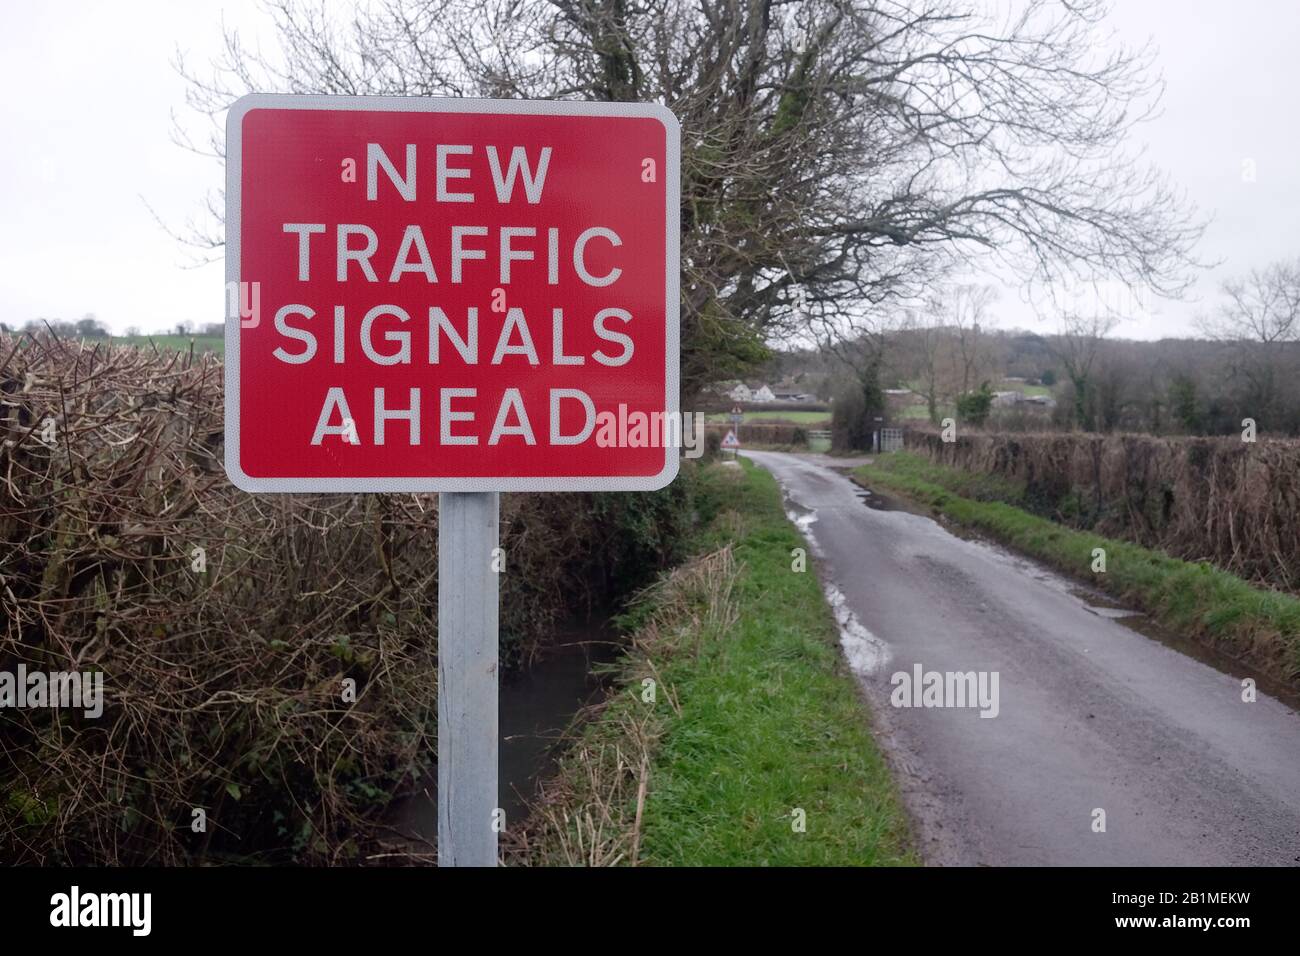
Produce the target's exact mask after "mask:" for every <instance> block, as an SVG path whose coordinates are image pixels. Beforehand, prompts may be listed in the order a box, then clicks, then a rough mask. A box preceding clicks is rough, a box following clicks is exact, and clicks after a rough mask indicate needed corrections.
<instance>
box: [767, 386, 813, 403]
mask: <svg viewBox="0 0 1300 956" xmlns="http://www.w3.org/2000/svg"><path fill="white" fill-rule="evenodd" d="M772 395H773V396H775V399H776V401H778V402H794V403H799V402H807V403H811V402H815V401H817V396H816V395H811V394H809V393H808V392H801V391H799V390H797V389H782V388H775V389H773V390H772Z"/></svg>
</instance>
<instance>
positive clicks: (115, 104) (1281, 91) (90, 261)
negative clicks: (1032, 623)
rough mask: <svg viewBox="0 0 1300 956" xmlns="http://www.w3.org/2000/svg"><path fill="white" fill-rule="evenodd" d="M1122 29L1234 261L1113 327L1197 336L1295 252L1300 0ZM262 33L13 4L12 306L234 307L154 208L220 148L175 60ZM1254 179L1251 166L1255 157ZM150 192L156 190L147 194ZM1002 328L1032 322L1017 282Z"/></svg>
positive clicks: (1137, 6)
mask: <svg viewBox="0 0 1300 956" xmlns="http://www.w3.org/2000/svg"><path fill="white" fill-rule="evenodd" d="M1118 6H1119V9H1118V10H1117V11H1116V13H1115V16H1114V21H1113V22H1114V26H1115V27H1116V28H1117V29H1118V30H1119V31H1120V34H1121V36H1122V37H1123V38H1124V39H1125V40H1127V41H1129V42H1132V43H1140V42H1142V41H1144V40H1146V39H1147V38H1148V37H1151V38H1154V40H1155V42H1156V44H1157V45H1158V47H1159V49H1160V57H1159V65H1160V67H1161V69H1162V70H1163V72H1164V75H1165V79H1166V81H1167V83H1168V90H1167V92H1166V95H1165V99H1164V111H1163V115H1162V116H1161V117H1160V118H1159V119H1157V120H1155V121H1154V122H1152V123H1151V124H1149V125H1148V126H1146V127H1144V128H1143V129H1142V131H1141V133H1140V136H1139V140H1138V142H1139V143H1140V144H1143V145H1146V146H1147V147H1148V150H1149V153H1148V155H1149V156H1150V158H1151V159H1152V160H1153V161H1154V162H1156V163H1158V164H1159V165H1161V166H1162V167H1164V168H1165V169H1167V170H1168V171H1169V172H1170V173H1171V174H1172V176H1173V178H1174V180H1175V181H1176V182H1178V183H1179V184H1181V185H1182V186H1183V187H1185V188H1186V190H1187V191H1188V194H1189V197H1190V198H1191V199H1192V200H1193V201H1194V202H1195V203H1196V204H1197V205H1198V206H1199V207H1200V208H1201V209H1202V210H1203V211H1204V212H1206V213H1210V214H1212V215H1213V216H1214V222H1213V223H1212V225H1211V226H1210V228H1209V230H1208V231H1207V233H1206V236H1205V239H1204V241H1203V243H1202V247H1201V248H1200V249H1199V250H1198V251H1199V254H1200V256H1201V257H1202V258H1203V259H1205V260H1223V264H1222V265H1221V266H1219V267H1218V268H1217V269H1215V270H1214V271H1213V272H1211V273H1209V274H1207V275H1205V276H1203V277H1202V279H1201V280H1200V282H1199V283H1198V285H1197V288H1196V290H1195V293H1194V300H1193V301H1188V302H1175V303H1167V302H1157V303H1155V310H1154V312H1153V314H1151V315H1147V316H1144V317H1141V318H1139V319H1135V320H1133V321H1130V322H1127V323H1125V324H1124V325H1123V326H1121V328H1120V329H1119V330H1117V334H1120V335H1126V336H1129V337H1134V338H1160V337H1162V336H1168V335H1184V334H1192V333H1193V332H1194V324H1193V319H1194V316H1195V314H1196V312H1197V311H1198V310H1199V309H1204V308H1205V307H1206V306H1207V305H1208V304H1212V303H1213V301H1214V298H1215V289H1216V286H1217V284H1218V282H1219V281H1220V280H1221V279H1222V278H1223V277H1224V276H1225V275H1234V274H1239V273H1241V272H1244V271H1247V270H1249V269H1250V268H1252V267H1255V266H1262V265H1265V264H1267V263H1269V262H1271V261H1274V260H1277V259H1281V258H1291V257H1295V256H1300V224H1298V219H1300V216H1298V214H1300V161H1297V159H1296V157H1297V155H1300V124H1297V123H1296V122H1295V117H1296V116H1297V106H1296V102H1295V96H1296V91H1297V90H1300V56H1297V54H1296V51H1295V42H1296V40H1297V38H1300V4H1297V3H1293V2H1291V0H1239V2H1235V3H1232V4H1228V5H1225V4H1224V3H1222V2H1221V0H1191V2H1185V0H1178V2H1175V0H1124V2H1123V3H1121V4H1119V5H1118ZM223 17H224V19H225V22H226V23H227V24H228V25H233V26H236V27H238V28H240V30H241V32H244V33H245V34H246V35H247V36H248V37H250V38H253V37H256V36H257V35H258V33H259V32H261V33H262V34H263V35H264V36H265V35H266V34H265V23H266V20H265V17H264V16H263V15H262V14H261V13H260V11H259V10H258V8H257V6H256V5H255V4H254V3H253V2H252V0H187V2H185V3H170V2H162V0H125V2H121V3H114V4H106V3H97V2H78V0H61V2H59V3H56V4H26V5H11V6H9V7H8V8H7V9H6V11H5V29H4V30H3V31H0V88H3V89H4V91H5V95H4V96H3V97H2V98H0V124H3V129H4V130H5V135H4V138H3V140H2V141H0V210H2V213H0V215H2V217H3V218H2V219H0V223H2V224H3V227H4V228H3V229H0V264H2V265H0V321H5V322H8V323H9V324H11V325H13V324H16V323H23V322H25V321H27V320H28V319H31V318H36V317H53V318H63V319H77V318H80V317H81V316H83V315H85V314H86V313H88V312H93V313H94V314H95V315H96V316H98V317H99V318H100V319H101V320H103V321H105V322H106V323H107V324H108V325H109V326H110V327H111V328H113V329H114V331H117V332H121V331H123V330H124V329H126V328H127V327H128V326H133V325H134V326H139V327H140V328H142V329H144V330H146V331H160V330H163V329H165V328H168V327H170V326H172V325H174V324H175V323H176V322H177V321H179V320H182V319H188V320H191V321H194V322H199V323H202V322H215V321H220V320H221V317H222V308H223V306H222V267H221V265H220V264H219V263H214V264H212V265H209V266H204V267H201V268H198V269H186V268H183V266H184V265H185V264H186V263H187V262H189V261H190V260H191V257H192V253H191V252H189V251H187V250H185V249H183V248H181V247H180V246H179V245H178V244H177V243H176V242H175V240H173V239H172V238H170V237H169V236H168V235H167V234H166V233H165V232H164V231H163V230H162V229H161V228H160V227H159V225H158V224H157V223H156V222H155V220H154V218H153V216H152V215H151V213H150V211H149V208H148V206H152V207H153V209H154V210H155V211H156V212H157V213H158V215H159V216H160V217H162V219H163V220H164V221H166V222H168V223H170V224H172V225H174V226H176V227H178V228H179V227H181V226H183V225H184V223H185V221H186V220H187V219H188V218H190V217H192V216H195V215H198V214H199V212H200V210H201V205H202V202H203V198H204V196H205V195H206V194H207V193H208V192H209V191H210V190H213V189H215V188H216V187H218V186H219V185H220V180H221V170H220V167H219V166H218V165H217V164H216V163H215V162H214V161H212V160H205V159H203V158H200V157H197V156H194V155H193V154H190V153H187V152H185V151H184V150H182V149H180V148H179V147H177V146H176V145H174V144H173V143H172V142H171V139H170V135H169V133H170V128H171V121H170V118H169V116H170V112H171V111H172V110H176V111H177V112H178V113H181V114H184V83H183V81H182V80H181V79H180V78H179V77H178V76H177V75H176V73H175V71H174V70H173V68H172V65H171V61H172V59H173V55H174V52H175V49H176V48H177V47H178V46H179V47H181V48H182V49H184V50H185V51H187V54H188V55H189V57H191V58H192V59H193V61H194V62H202V61H206V60H207V59H210V58H211V57H212V56H213V55H214V54H215V53H216V52H217V49H218V46H219V44H220V24H221V21H222V19H223ZM1247 161H1251V162H1252V163H1253V168H1254V170H1255V180H1254V181H1253V182H1249V181H1245V179H1244V178H1243V164H1244V163H1246V162H1247ZM146 201H147V203H148V206H146ZM998 313H999V324H1001V325H1003V326H1012V325H1019V326H1023V327H1028V328H1039V329H1040V330H1043V331H1046V330H1047V329H1046V326H1044V325H1040V324H1036V323H1035V319H1034V315H1033V312H1032V310H1030V309H1029V308H1028V307H1026V306H1023V305H1021V304H1020V303H1018V301H1017V296H1016V293H1015V291H1014V290H1009V291H1008V292H1006V293H1004V295H1003V298H1002V300H1001V301H1000V302H999V304H998Z"/></svg>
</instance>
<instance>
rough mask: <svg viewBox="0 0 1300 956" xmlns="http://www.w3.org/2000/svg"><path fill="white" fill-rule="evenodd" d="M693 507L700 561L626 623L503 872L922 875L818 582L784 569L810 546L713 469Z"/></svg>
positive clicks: (762, 497)
mask: <svg viewBox="0 0 1300 956" xmlns="http://www.w3.org/2000/svg"><path fill="white" fill-rule="evenodd" d="M698 500H699V501H700V503H701V509H700V510H701V528H700V530H699V531H698V532H697V533H696V535H695V539H694V541H693V542H692V544H693V547H692V551H693V552H694V553H695V555H696V557H694V558H692V559H691V560H689V561H688V562H687V563H685V564H684V565H682V566H681V567H679V568H678V569H676V570H675V571H673V572H671V573H669V574H667V575H665V576H664V577H662V578H661V579H660V580H659V581H658V582H657V583H656V584H655V585H653V586H652V587H650V588H649V589H647V590H646V591H644V592H643V593H642V594H641V595H640V596H639V598H638V599H637V600H636V601H635V602H634V604H633V605H632V607H631V609H630V610H629V611H628V613H627V614H626V615H625V616H624V618H623V619H622V622H621V623H622V624H623V625H624V626H625V627H626V628H628V629H629V630H630V633H631V638H630V648H629V650H628V652H627V654H626V656H625V657H624V659H623V660H622V662H621V663H620V664H619V665H618V671H617V676H616V680H615V682H614V689H613V690H612V691H611V692H610V694H609V696H608V698H607V699H606V700H605V701H604V703H603V704H601V705H600V706H599V708H598V709H597V712H596V713H595V714H594V716H592V717H591V719H589V720H588V721H586V722H585V723H584V724H582V725H581V726H580V728H579V730H578V731H577V732H576V733H575V735H574V740H573V743H572V745H571V747H570V749H569V750H568V752H567V754H566V756H565V758H564V759H563V760H562V762H561V769H560V772H559V774H558V775H557V776H556V777H555V778H554V779H553V780H551V781H549V782H548V783H547V784H546V785H545V786H544V787H543V792H542V797H541V799H540V802H539V804H538V805H537V807H536V808H535V810H534V813H533V816H532V818H531V819H530V820H529V821H528V823H527V824H526V825H525V826H524V827H523V828H521V829H517V832H515V833H513V834H512V837H511V840H510V841H509V842H508V844H507V845H506V847H505V857H506V862H508V863H516V864H519V863H531V864H541V865H555V864H560V865H564V864H567V865H628V864H631V865H638V864H640V865H666V866H730V865H749V866H756V865H777V866H787V865H788V866H793V865H832V866H833V865H899V864H915V863H916V862H918V861H917V857H916V854H915V852H914V850H913V848H912V843H911V837H910V834H909V830H908V825H907V820H906V815H905V812H904V810H903V807H902V804H901V802H900V800H899V798H898V795H897V791H896V789H895V787H894V784H893V781H892V779H891V777H890V775H889V772H888V769H887V768H886V766H885V763H884V761H883V759H882V758H881V755H880V753H879V751H878V749H877V748H876V745H875V743H874V741H873V740H872V739H871V735H870V733H869V731H868V730H867V725H868V717H867V714H866V712H865V708H864V706H863V704H862V701H861V699H860V697H859V696H858V690H857V687H856V685H855V683H854V680H853V678H852V676H851V675H850V674H849V673H848V672H847V670H846V669H845V668H844V666H843V664H842V663H841V658H840V655H839V648H838V635H837V632H836V628H835V624H834V620H833V618H832V616H831V612H830V610H829V608H828V607H827V606H826V604H825V601H824V599H823V597H822V592H821V586H820V584H819V582H818V580H817V576H816V574H815V573H814V571H813V569H812V568H811V567H809V568H808V570H807V571H806V572H804V573H797V572H795V571H793V570H792V561H793V558H792V551H793V549H795V548H802V547H806V545H805V543H804V541H803V539H802V538H801V537H800V536H799V534H798V533H797V532H796V531H795V529H794V528H793V527H792V526H791V525H790V523H789V522H788V521H787V520H786V518H785V515H784V512H783V510H782V504H781V496H780V492H779V490H778V488H777V485H776V482H775V480H774V479H773V478H772V477H771V476H770V475H769V474H768V473H767V472H765V471H763V470H761V469H758V468H755V467H754V466H753V465H751V464H750V463H749V462H743V463H742V465H741V467H739V468H737V467H734V466H732V467H724V466H721V465H712V466H707V467H706V468H705V469H704V473H703V475H702V478H701V491H700V493H699V499H698ZM799 811H802V813H800V812H799ZM800 822H802V823H803V824H804V825H803V827H802V828H801V827H799V826H798V824H799V823H800Z"/></svg>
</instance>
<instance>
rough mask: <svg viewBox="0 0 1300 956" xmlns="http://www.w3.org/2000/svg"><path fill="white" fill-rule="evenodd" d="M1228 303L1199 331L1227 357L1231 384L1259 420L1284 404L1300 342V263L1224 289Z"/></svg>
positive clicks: (1279, 265) (1253, 274) (1254, 274)
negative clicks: (1288, 371) (1287, 377)
mask: <svg viewBox="0 0 1300 956" xmlns="http://www.w3.org/2000/svg"><path fill="white" fill-rule="evenodd" d="M1220 289H1221V292H1222V294H1223V296H1224V299H1225V301H1224V302H1223V303H1222V304H1221V305H1220V306H1219V308H1218V310H1217V311H1216V312H1215V313H1214V314H1213V315H1210V316H1208V317H1203V318H1202V319H1201V328H1202V331H1204V332H1205V333H1206V334H1207V335H1208V336H1209V337H1210V338H1212V339H1215V340H1216V341H1218V342H1220V343H1221V344H1222V346H1223V348H1224V350H1225V353H1226V365H1227V369H1228V379H1229V382H1230V383H1231V384H1232V385H1233V387H1234V390H1236V391H1237V392H1238V393H1239V395H1240V398H1241V400H1242V401H1243V403H1244V406H1245V407H1246V408H1248V409H1249V410H1250V411H1251V413H1252V414H1253V416H1254V417H1256V418H1264V419H1268V418H1272V417H1273V416H1274V413H1275V412H1277V411H1278V410H1279V408H1278V407H1279V405H1280V404H1281V403H1282V402H1283V401H1284V400H1285V399H1284V397H1283V395H1284V392H1286V391H1287V388H1286V387H1285V386H1284V383H1283V381H1282V379H1283V378H1284V377H1285V375H1286V372H1285V370H1286V369H1287V368H1288V367H1290V366H1291V365H1292V364H1293V363H1294V354H1293V353H1294V351H1295V347H1296V343H1297V342H1300V258H1296V259H1292V260H1289V261H1283V262H1275V263H1273V264H1271V265H1269V266H1266V267H1264V268H1263V269H1252V270H1251V271H1250V273H1249V275H1246V276H1244V277H1241V278H1237V279H1229V280H1227V281H1226V282H1224V283H1223V285H1222V286H1221V287H1220Z"/></svg>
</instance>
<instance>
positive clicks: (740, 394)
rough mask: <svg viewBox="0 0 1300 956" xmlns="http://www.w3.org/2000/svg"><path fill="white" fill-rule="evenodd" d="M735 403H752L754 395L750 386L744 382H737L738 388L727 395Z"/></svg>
mask: <svg viewBox="0 0 1300 956" xmlns="http://www.w3.org/2000/svg"><path fill="white" fill-rule="evenodd" d="M727 395H728V396H730V398H731V400H732V401H734V402H752V401H753V400H754V393H753V392H751V391H750V390H749V386H748V385H746V384H745V383H744V382H737V383H736V387H735V388H733V389H732V390H731V391H730V392H728V393H727Z"/></svg>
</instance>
